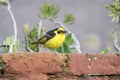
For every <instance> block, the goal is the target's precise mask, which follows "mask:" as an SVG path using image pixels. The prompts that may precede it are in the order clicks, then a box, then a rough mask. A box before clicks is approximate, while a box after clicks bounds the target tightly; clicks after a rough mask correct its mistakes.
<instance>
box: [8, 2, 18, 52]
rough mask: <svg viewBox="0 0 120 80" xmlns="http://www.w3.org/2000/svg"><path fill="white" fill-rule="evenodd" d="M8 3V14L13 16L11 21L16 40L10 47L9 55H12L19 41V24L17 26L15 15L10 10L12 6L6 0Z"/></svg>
mask: <svg viewBox="0 0 120 80" xmlns="http://www.w3.org/2000/svg"><path fill="white" fill-rule="evenodd" d="M6 3H7V7H6V8H7V10H8V12H9V14H10V16H11V19H12V22H13V30H14V40H13V42H12V43H11V44H10V47H9V53H11V52H12V51H13V47H14V45H15V44H16V41H17V24H16V20H15V17H14V15H13V13H12V11H11V9H10V8H11V5H10V3H9V1H8V0H6Z"/></svg>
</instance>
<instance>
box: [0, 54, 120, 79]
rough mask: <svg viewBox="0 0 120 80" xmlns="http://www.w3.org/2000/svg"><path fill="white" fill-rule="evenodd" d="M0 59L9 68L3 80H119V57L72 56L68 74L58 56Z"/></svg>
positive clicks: (37, 55)
mask: <svg viewBox="0 0 120 80" xmlns="http://www.w3.org/2000/svg"><path fill="white" fill-rule="evenodd" d="M0 59H1V60H2V61H3V62H4V63H5V64H6V66H5V71H4V76H0V80H120V76H119V75H120V56H118V55H116V54H105V55H101V54H84V53H83V54H76V53H75V54H73V53H71V54H69V55H68V60H67V64H68V66H67V67H68V72H65V73H67V74H63V73H62V72H63V67H62V65H63V62H62V58H61V56H60V55H58V54H56V53H13V54H2V55H0ZM90 75H94V76H90ZM100 75H101V76H100Z"/></svg>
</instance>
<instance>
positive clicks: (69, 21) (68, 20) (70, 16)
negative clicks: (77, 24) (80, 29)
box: [64, 14, 75, 24]
mask: <svg viewBox="0 0 120 80" xmlns="http://www.w3.org/2000/svg"><path fill="white" fill-rule="evenodd" d="M74 21H75V17H74V16H73V14H66V15H65V17H64V23H66V24H73V23H74Z"/></svg>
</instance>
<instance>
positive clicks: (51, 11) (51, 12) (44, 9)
mask: <svg viewBox="0 0 120 80" xmlns="http://www.w3.org/2000/svg"><path fill="white" fill-rule="evenodd" d="M58 11H59V7H58V6H54V5H49V4H47V3H45V4H44V5H42V6H41V7H40V12H41V13H40V17H41V18H43V19H52V18H56V17H57V13H58Z"/></svg>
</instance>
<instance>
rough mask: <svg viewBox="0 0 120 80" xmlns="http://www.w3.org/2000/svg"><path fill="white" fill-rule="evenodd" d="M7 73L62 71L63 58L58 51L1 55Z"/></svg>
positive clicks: (49, 72) (50, 72) (27, 73)
mask: <svg viewBox="0 0 120 80" xmlns="http://www.w3.org/2000/svg"><path fill="white" fill-rule="evenodd" d="M1 59H2V61H3V62H4V63H5V64H6V67H5V74H7V75H10V76H11V75H29V74H31V73H34V74H40V73H44V74H55V73H59V72H62V58H61V57H60V56H58V55H57V54H56V53H30V54H29V53H28V54H25V53H20V54H19V53H16V54H15V53H14V54H8V55H1Z"/></svg>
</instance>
